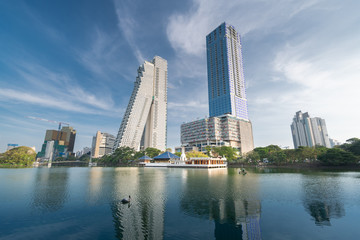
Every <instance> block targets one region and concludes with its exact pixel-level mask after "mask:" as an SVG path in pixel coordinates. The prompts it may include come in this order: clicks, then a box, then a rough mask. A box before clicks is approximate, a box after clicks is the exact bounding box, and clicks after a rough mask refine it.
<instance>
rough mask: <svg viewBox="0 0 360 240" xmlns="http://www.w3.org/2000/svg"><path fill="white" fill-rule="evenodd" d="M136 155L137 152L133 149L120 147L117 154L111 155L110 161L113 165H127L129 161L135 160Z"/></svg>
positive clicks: (116, 151)
mask: <svg viewBox="0 0 360 240" xmlns="http://www.w3.org/2000/svg"><path fill="white" fill-rule="evenodd" d="M134 155H135V150H134V149H133V148H131V147H119V148H117V149H116V150H115V152H114V153H113V154H112V155H110V160H111V162H113V163H117V162H120V163H127V162H128V160H133V159H134Z"/></svg>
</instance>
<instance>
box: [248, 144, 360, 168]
mask: <svg viewBox="0 0 360 240" xmlns="http://www.w3.org/2000/svg"><path fill="white" fill-rule="evenodd" d="M243 161H245V162H246V163H249V164H258V163H259V162H269V163H270V164H274V165H287V164H294V163H303V162H307V163H314V164H320V165H324V166H345V165H354V164H357V163H358V162H359V161H360V139H358V138H350V139H348V140H347V141H346V143H344V144H342V145H339V146H335V147H334V148H326V147H323V146H316V147H299V148H297V149H281V148H280V147H279V146H276V145H269V146H267V147H258V148H255V149H254V150H253V151H251V152H249V153H248V154H246V156H245V157H244V158H243Z"/></svg>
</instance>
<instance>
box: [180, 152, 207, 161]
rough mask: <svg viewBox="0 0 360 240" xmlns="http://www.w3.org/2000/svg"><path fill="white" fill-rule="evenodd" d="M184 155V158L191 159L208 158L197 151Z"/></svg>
mask: <svg viewBox="0 0 360 240" xmlns="http://www.w3.org/2000/svg"><path fill="white" fill-rule="evenodd" d="M185 154H186V158H188V159H189V158H192V157H204V158H207V157H208V156H207V155H206V154H205V153H203V152H199V151H195V150H192V151H189V152H187V153H185Z"/></svg>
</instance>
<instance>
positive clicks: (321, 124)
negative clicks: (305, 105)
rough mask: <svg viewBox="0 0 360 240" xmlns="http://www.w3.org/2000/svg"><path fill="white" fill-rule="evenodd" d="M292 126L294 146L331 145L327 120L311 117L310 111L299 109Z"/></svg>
mask: <svg viewBox="0 0 360 240" xmlns="http://www.w3.org/2000/svg"><path fill="white" fill-rule="evenodd" d="M290 127H291V134H292V137H293V142H294V148H298V147H300V146H307V147H315V146H316V145H321V146H325V147H327V148H330V147H331V145H330V141H329V135H328V132H327V128H326V124H325V120H324V119H322V118H318V117H316V118H310V115H309V113H307V112H306V113H302V112H301V111H298V112H296V114H295V116H294V118H293V122H292V124H291V126H290Z"/></svg>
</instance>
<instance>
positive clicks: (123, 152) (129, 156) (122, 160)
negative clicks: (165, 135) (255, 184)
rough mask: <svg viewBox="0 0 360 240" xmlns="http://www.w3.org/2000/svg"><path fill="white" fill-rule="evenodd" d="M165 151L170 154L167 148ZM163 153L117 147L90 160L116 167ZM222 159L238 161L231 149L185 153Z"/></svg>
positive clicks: (189, 156)
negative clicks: (110, 152) (113, 150)
mask: <svg viewBox="0 0 360 240" xmlns="http://www.w3.org/2000/svg"><path fill="white" fill-rule="evenodd" d="M166 151H169V152H171V149H170V148H168V149H166ZM161 153H163V151H161V150H159V149H157V148H151V147H149V148H146V149H145V150H144V151H135V150H134V149H133V148H130V147H119V148H117V149H116V150H115V152H114V153H112V154H108V155H105V156H102V157H101V158H97V159H92V161H93V162H97V163H98V165H104V166H117V165H129V164H137V163H139V160H138V159H139V158H141V157H143V156H145V155H146V156H148V157H151V158H154V157H156V156H158V155H160V154H161ZM175 155H177V156H179V157H180V156H181V153H180V152H176V153H175ZM208 156H212V157H220V156H221V157H222V156H225V157H226V159H227V160H228V161H229V162H236V161H237V160H238V159H239V155H238V150H237V149H235V148H232V147H226V146H222V147H206V154H205V153H202V152H198V151H190V152H187V153H186V157H187V158H188V159H189V158H191V157H208Z"/></svg>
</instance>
